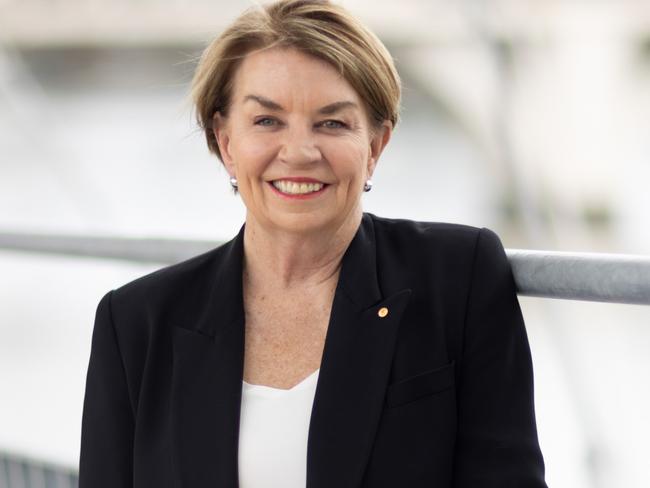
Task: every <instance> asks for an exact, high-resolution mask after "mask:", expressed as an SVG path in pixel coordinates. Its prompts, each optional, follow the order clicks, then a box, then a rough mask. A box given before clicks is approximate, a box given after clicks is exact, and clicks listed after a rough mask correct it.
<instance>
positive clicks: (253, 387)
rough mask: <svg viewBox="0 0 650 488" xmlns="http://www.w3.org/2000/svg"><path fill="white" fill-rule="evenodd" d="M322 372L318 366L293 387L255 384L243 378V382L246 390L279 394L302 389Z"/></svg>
mask: <svg viewBox="0 0 650 488" xmlns="http://www.w3.org/2000/svg"><path fill="white" fill-rule="evenodd" d="M319 372H320V368H318V369H317V370H316V371H314V372H313V373H311V374H310V375H309V376H307V377H306V378H305V379H303V380H302V381H301V382H300V383H297V384H296V385H294V386H292V387H291V388H287V389H285V388H274V387H272V386H266V385H255V384H252V383H247V382H246V381H243V380H242V383H243V384H244V389H245V390H246V391H253V390H257V391H267V392H277V393H279V394H282V393H289V392H292V391H296V390H300V389H302V388H304V387H306V386H308V385H311V384H312V383H313V380H315V379H316V378H317V377H318V373H319Z"/></svg>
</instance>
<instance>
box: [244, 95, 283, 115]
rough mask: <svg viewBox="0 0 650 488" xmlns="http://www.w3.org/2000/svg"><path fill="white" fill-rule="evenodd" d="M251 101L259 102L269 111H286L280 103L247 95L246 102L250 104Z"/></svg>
mask: <svg viewBox="0 0 650 488" xmlns="http://www.w3.org/2000/svg"><path fill="white" fill-rule="evenodd" d="M249 100H252V101H254V102H257V103H259V104H260V105H261V106H262V107H265V108H268V109H269V110H275V111H276V112H281V111H284V109H283V108H282V105H280V104H279V103H275V102H274V101H273V100H269V99H268V98H264V97H261V96H259V95H246V96H245V97H244V102H248V101H249Z"/></svg>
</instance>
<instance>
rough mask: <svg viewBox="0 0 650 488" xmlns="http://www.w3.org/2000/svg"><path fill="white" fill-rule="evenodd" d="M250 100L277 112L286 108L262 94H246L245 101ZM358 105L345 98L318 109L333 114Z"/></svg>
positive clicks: (320, 111)
mask: <svg viewBox="0 0 650 488" xmlns="http://www.w3.org/2000/svg"><path fill="white" fill-rule="evenodd" d="M248 101H253V102H257V103H259V104H260V105H261V106H263V107H265V108H267V109H269V110H274V111H276V112H284V108H283V107H282V105H280V104H279V103H277V102H274V101H273V100H269V99H268V98H266V97H262V96H260V95H246V96H245V97H244V102H248ZM356 107H358V105H357V104H356V103H354V102H351V101H349V100H343V101H340V102H334V103H330V104H329V105H325V106H324V107H322V108H320V109H318V113H319V114H321V115H331V114H333V113H336V112H338V111H339V110H343V109H344V108H356Z"/></svg>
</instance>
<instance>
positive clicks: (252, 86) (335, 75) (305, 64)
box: [233, 48, 360, 108]
mask: <svg viewBox="0 0 650 488" xmlns="http://www.w3.org/2000/svg"><path fill="white" fill-rule="evenodd" d="M233 95H234V98H235V99H234V100H233V101H234V102H235V103H244V102H250V101H251V100H252V101H260V100H266V101H271V102H273V103H275V104H277V105H280V106H283V102H284V104H285V105H286V104H290V103H294V102H297V101H300V102H301V103H309V104H320V105H321V106H323V107H324V106H326V105H330V104H333V103H338V102H349V103H347V104H346V106H345V108H355V107H354V106H360V99H359V96H358V94H357V93H356V91H355V90H354V88H352V86H351V85H350V84H349V83H348V81H347V80H346V79H345V78H344V77H343V76H341V74H340V73H339V72H338V71H337V70H336V68H334V67H333V66H332V65H330V64H329V63H327V62H325V61H323V60H321V59H318V58H316V57H314V56H310V55H308V54H305V53H302V52H300V51H298V50H297V49H292V48H273V49H268V50H263V51H255V52H253V53H250V54H248V55H247V56H246V57H245V58H244V60H243V61H242V62H241V64H240V66H239V67H238V69H237V72H236V73H235V76H234V79H233ZM319 108H320V107H319Z"/></svg>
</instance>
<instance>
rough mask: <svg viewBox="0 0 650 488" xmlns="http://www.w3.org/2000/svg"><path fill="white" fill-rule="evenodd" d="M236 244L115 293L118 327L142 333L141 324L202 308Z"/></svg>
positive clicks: (162, 271)
mask: <svg viewBox="0 0 650 488" xmlns="http://www.w3.org/2000/svg"><path fill="white" fill-rule="evenodd" d="M234 240H235V239H233V240H231V241H229V242H226V243H224V244H222V245H220V246H218V247H216V248H214V249H211V250H209V251H207V252H205V253H203V254H200V255H198V256H194V257H192V258H189V259H186V260H184V261H182V262H180V263H177V264H173V265H170V266H165V267H163V268H161V269H158V270H156V271H153V272H151V273H148V274H146V275H144V276H141V277H139V278H137V279H135V280H133V281H130V282H128V283H126V284H124V285H122V286H120V287H118V288H116V289H114V290H113V291H112V292H111V295H112V297H111V305H112V306H111V311H112V314H113V316H114V317H115V318H116V324H121V326H122V327H124V328H126V329H135V330H139V329H140V328H141V326H140V325H138V324H144V323H148V322H150V321H152V320H153V321H159V320H158V319H161V318H162V317H164V316H167V317H172V316H174V315H176V314H179V313H181V312H182V311H185V312H187V311H188V310H193V309H200V308H202V304H201V302H200V301H201V300H205V299H206V297H207V296H209V294H210V292H211V290H212V288H213V287H214V278H215V276H217V275H218V274H219V271H220V270H221V268H222V267H223V264H224V263H225V262H226V261H227V259H228V258H229V256H228V252H229V250H230V249H232V247H233V242H234ZM116 326H117V327H119V325H116Z"/></svg>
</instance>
